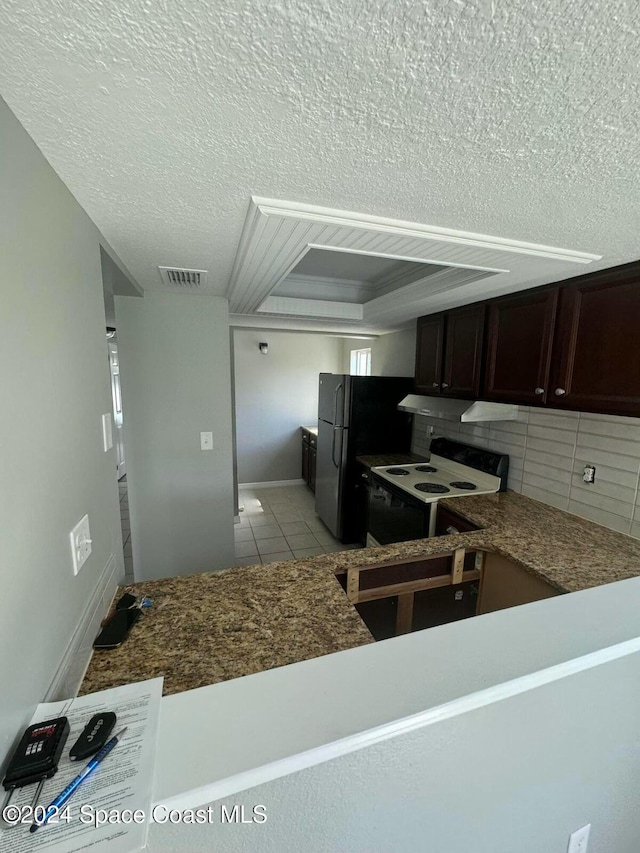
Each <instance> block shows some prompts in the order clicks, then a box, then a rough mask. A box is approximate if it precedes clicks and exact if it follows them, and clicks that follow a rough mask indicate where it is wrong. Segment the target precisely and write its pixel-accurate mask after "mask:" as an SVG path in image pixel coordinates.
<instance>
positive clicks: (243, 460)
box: [234, 329, 342, 483]
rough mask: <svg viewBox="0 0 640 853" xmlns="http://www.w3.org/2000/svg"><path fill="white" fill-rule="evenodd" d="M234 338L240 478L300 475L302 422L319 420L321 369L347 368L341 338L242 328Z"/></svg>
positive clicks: (337, 370) (262, 479)
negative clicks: (264, 345)
mask: <svg viewBox="0 0 640 853" xmlns="http://www.w3.org/2000/svg"><path fill="white" fill-rule="evenodd" d="M234 341H235V343H234V359H235V398H236V437H237V439H236V440H237V452H238V480H239V482H240V483H264V482H272V481H274V480H295V479H298V478H299V477H300V431H299V427H300V426H312V425H315V424H316V423H317V422H318V374H319V373H340V372H341V359H342V344H341V339H340V338H336V337H330V336H327V335H314V334H301V333H289V332H271V331H266V330H263V331H260V330H256V331H254V330H242V329H236V330H235V331H234ZM260 341H266V342H267V343H268V344H269V352H268V354H267V355H262V353H261V352H260V351H259V349H258V344H259V343H260Z"/></svg>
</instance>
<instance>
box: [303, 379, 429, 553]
mask: <svg viewBox="0 0 640 853" xmlns="http://www.w3.org/2000/svg"><path fill="white" fill-rule="evenodd" d="M412 392H413V379H412V378H410V377H403V376H349V375H345V374H336V373H321V374H320V384H319V392H318V456H317V468H316V512H317V513H318V515H319V516H320V518H321V519H322V521H323V522H324V523H325V524H326V525H327V527H328V528H329V530H330V531H331V532H332V533H333V535H334V536H335V537H336V539H339V540H340V541H341V542H356V541H357V540H358V539H359V536H360V531H359V530H358V512H357V500H358V492H357V486H358V482H357V479H356V478H357V466H356V461H355V460H356V456H362V455H368V454H377V453H407V452H408V451H409V449H410V445H411V417H412V416H411V415H410V414H408V413H407V412H400V411H398V403H399V402H400V401H401V400H402V399H403V397H406V395H407V394H411V393H412Z"/></svg>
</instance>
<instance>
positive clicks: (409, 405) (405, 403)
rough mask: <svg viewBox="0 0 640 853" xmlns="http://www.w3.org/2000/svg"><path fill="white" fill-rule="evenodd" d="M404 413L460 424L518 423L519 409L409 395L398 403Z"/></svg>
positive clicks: (510, 406)
mask: <svg viewBox="0 0 640 853" xmlns="http://www.w3.org/2000/svg"><path fill="white" fill-rule="evenodd" d="M398 408H399V409H400V410H401V411H403V412H411V413H412V414H414V415H424V416H427V417H430V418H439V419H440V420H445V421H457V422H458V423H485V422H488V421H517V420H518V416H519V412H520V410H519V407H518V406H516V405H513V404H511V403H490V402H487V401H486V400H477V401H476V402H471V401H469V400H453V399H451V398H450V397H422V396H420V395H419V394H407V396H406V397H405V398H404V399H403V400H401V401H400V402H399V403H398Z"/></svg>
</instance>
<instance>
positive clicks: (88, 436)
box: [0, 100, 122, 762]
mask: <svg viewBox="0 0 640 853" xmlns="http://www.w3.org/2000/svg"><path fill="white" fill-rule="evenodd" d="M0 151H1V152H2V156H1V157H0V258H2V265H1V268H0V318H1V324H2V333H1V334H0V388H1V389H2V409H1V411H2V416H1V418H0V436H1V445H0V446H1V449H2V451H1V453H2V481H3V486H2V489H1V490H0V566H2V595H1V596H0V624H1V625H2V638H3V643H2V651H1V652H0V685H1V686H2V688H1V691H0V762H1V761H2V759H3V757H4V755H5V752H6V750H7V748H8V747H9V745H10V743H11V741H12V740H13V738H14V736H15V735H16V732H17V730H18V728H19V727H20V726H21V725H23V724H24V723H25V722H26V721H27V719H28V717H29V716H30V715H31V713H32V711H33V706H34V704H35V703H37V702H39V701H42V699H43V697H44V694H45V692H46V690H47V688H48V687H49V684H50V682H51V680H52V677H53V674H54V673H55V671H56V668H57V667H58V664H59V663H60V662H61V660H62V658H63V656H64V653H65V650H66V648H67V646H68V644H69V641H70V639H71V637H72V634H73V632H74V629H75V628H76V626H77V625H78V623H79V621H80V619H81V618H82V616H83V615H84V612H85V609H86V608H87V606H88V603H89V601H90V600H91V598H92V596H93V594H94V592H95V591H96V589H97V587H98V582H99V579H100V576H101V573H102V572H103V570H104V568H105V566H106V564H107V562H108V561H109V557H110V555H111V554H114V555H115V558H116V560H117V561H118V565H119V566H122V540H121V533H120V517H119V512H118V489H117V485H116V475H115V457H114V451H113V450H111V451H109V452H107V453H105V452H104V451H103V448H102V434H101V420H100V418H101V415H102V414H103V413H107V412H110V411H111V393H110V388H109V371H108V361H107V344H106V338H105V330H104V326H105V316H104V304H103V296H102V281H101V272H100V244H99V239H100V235H99V233H98V231H97V230H96V228H95V226H94V225H93V223H92V222H91V220H90V219H89V218H88V217H87V215H86V214H85V213H84V211H83V210H82V208H81V207H80V206H79V205H78V203H77V202H76V201H75V199H74V198H73V196H72V195H71V194H70V193H69V191H68V190H67V189H66V187H65V186H64V184H63V183H62V182H61V181H60V179H59V178H58V177H57V175H56V174H55V172H54V171H53V170H52V169H51V167H50V166H49V164H48V163H47V162H46V160H45V159H44V158H43V157H42V155H41V154H40V152H39V151H38V149H37V148H36V146H35V144H34V143H33V142H32V140H31V139H30V137H29V136H28V135H27V133H26V132H25V131H24V129H23V128H22V127H21V126H20V124H19V123H18V122H17V120H16V119H15V117H14V116H13V114H12V113H11V112H10V111H9V109H8V108H7V107H6V105H5V104H4V102H3V101H1V100H0ZM85 513H88V515H89V522H90V525H91V534H92V539H93V544H92V548H93V553H92V554H91V556H90V557H89V560H88V561H87V563H85V565H84V567H83V568H82V570H81V572H80V574H79V575H78V576H74V574H73V570H72V562H71V549H70V544H69V532H70V530H71V529H72V527H74V526H75V524H76V523H77V522H78V521H79V520H80V519H81V518H82V516H83V515H84V514H85Z"/></svg>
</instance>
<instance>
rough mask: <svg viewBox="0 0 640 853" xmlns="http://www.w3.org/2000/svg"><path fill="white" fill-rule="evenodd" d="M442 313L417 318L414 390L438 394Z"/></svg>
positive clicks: (440, 366)
mask: <svg viewBox="0 0 640 853" xmlns="http://www.w3.org/2000/svg"><path fill="white" fill-rule="evenodd" d="M443 350H444V314H432V315H430V316H429V317H419V318H418V334H417V338H416V391H419V392H420V393H422V394H439V393H440V385H441V383H442V356H443Z"/></svg>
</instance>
